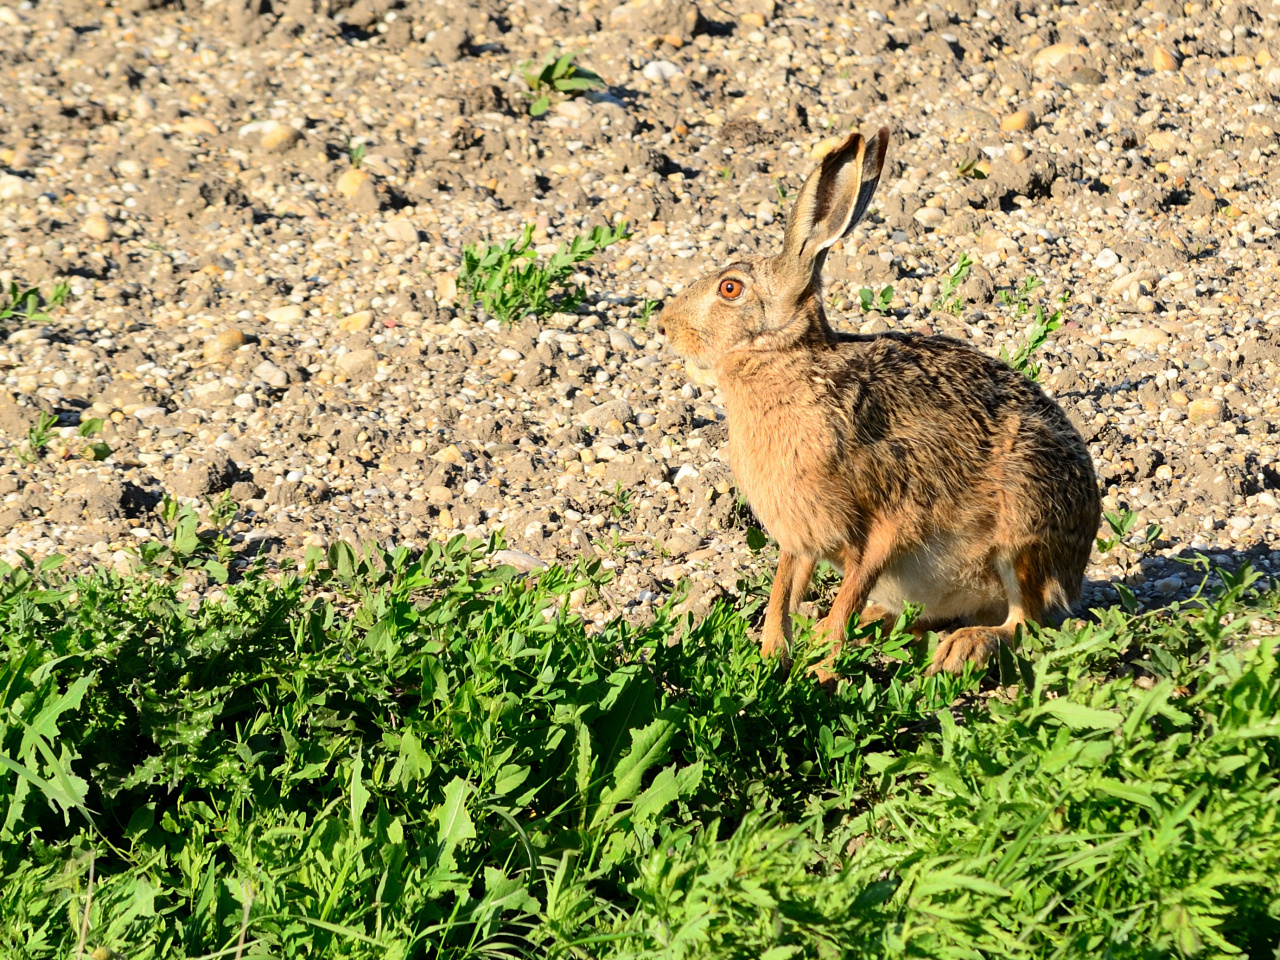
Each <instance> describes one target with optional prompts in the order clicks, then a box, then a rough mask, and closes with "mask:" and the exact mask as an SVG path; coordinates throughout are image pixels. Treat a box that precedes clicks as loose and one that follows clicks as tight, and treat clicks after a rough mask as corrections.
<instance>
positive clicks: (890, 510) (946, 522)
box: [659, 130, 1101, 671]
mask: <svg viewBox="0 0 1280 960" xmlns="http://www.w3.org/2000/svg"><path fill="white" fill-rule="evenodd" d="M887 142H888V131H886V130H881V131H880V132H879V133H878V134H877V135H876V137H874V138H872V139H871V140H870V141H865V140H863V138H862V137H861V136H859V135H858V134H854V135H852V136H851V137H850V138H849V139H848V140H847V141H846V142H845V143H844V145H842V146H841V147H840V148H838V149H837V150H835V151H833V152H832V154H830V155H828V157H827V158H826V159H824V160H823V162H822V165H821V166H820V167H819V168H818V169H817V170H816V171H814V173H813V174H812V175H811V176H810V177H809V179H808V181H806V183H805V186H804V188H803V189H802V190H801V193H800V196H799V197H798V198H797V200H796V205H795V207H794V208H793V210H792V213H791V216H790V218H789V221H788V224H787V230H786V239H785V242H784V245H783V250H782V252H781V253H779V254H778V255H777V256H774V257H744V258H742V259H741V260H738V261H735V262H733V263H731V264H729V265H727V266H725V267H724V268H722V269H720V270H717V271H715V272H713V273H711V274H708V275H707V276H705V277H703V278H702V279H700V280H699V281H697V282H696V283H694V284H692V285H691V286H690V287H688V288H687V289H686V290H684V291H682V292H681V293H680V294H679V296H677V297H676V298H675V299H673V300H672V301H671V302H669V303H668V304H667V305H666V307H665V308H664V309H663V311H662V314H661V316H660V318H659V324H660V329H662V330H664V331H665V333H666V335H667V337H668V339H669V341H670V343H671V345H672V347H673V348H674V349H675V350H676V352H677V353H679V354H681V355H682V356H684V357H686V358H687V359H688V360H689V361H690V364H691V365H692V366H694V367H695V368H698V369H701V370H711V371H714V375H715V379H716V381H717V382H718V384H719V386H720V388H721V390H722V391H723V393H724V396H725V399H726V402H727V407H728V422H729V448H730V457H731V460H732V465H733V469H734V473H735V475H736V477H737V481H738V484H739V487H740V488H741V490H742V492H743V493H744V494H745V496H746V498H747V500H748V502H750V504H751V506H752V509H754V510H755V513H756V515H757V516H758V517H759V518H760V520H761V522H762V523H763V524H764V526H765V528H766V529H767V530H768V531H769V533H770V534H771V535H772V536H773V537H774V539H775V540H777V541H778V546H779V548H780V550H781V554H780V557H779V562H778V573H777V576H776V577H775V579H774V587H773V593H772V595H771V596H770V601H769V608H768V612H767V615H766V618H765V626H764V636H763V638H762V644H763V647H764V651H765V653H768V654H774V653H776V654H779V655H781V656H783V657H784V659H785V658H786V657H787V656H788V650H789V644H790V638H791V616H790V614H791V612H792V611H793V610H794V609H795V606H796V604H798V603H799V602H800V600H801V599H802V598H803V594H804V590H805V588H806V587H807V585H808V582H809V579H810V577H811V576H812V573H813V566H814V564H815V563H816V561H817V560H819V559H822V558H826V559H829V560H831V561H832V562H833V563H837V564H838V565H840V566H841V567H842V568H843V569H844V574H845V579H844V583H843V585H842V587H841V589H840V592H839V594H838V596H837V597H836V601H835V604H834V606H833V609H832V611H831V613H830V614H829V616H828V617H827V619H826V620H825V621H824V622H823V625H822V629H823V630H824V631H825V632H826V633H827V634H828V635H829V637H830V639H831V640H832V641H834V642H835V643H836V644H837V645H838V644H839V643H840V642H841V641H842V640H843V638H844V633H845V625H846V623H847V621H848V618H849V616H850V615H852V613H854V612H855V611H858V610H860V609H862V607H863V606H864V604H866V603H867V602H868V601H869V600H870V601H873V602H874V603H875V604H876V605H877V610H878V611H883V612H882V613H879V615H881V616H883V615H884V614H885V613H887V614H896V613H897V612H898V611H899V610H901V607H902V603H903V601H912V602H915V603H922V604H923V605H924V616H925V618H926V619H928V620H929V621H930V622H931V623H937V624H938V625H941V624H943V623H948V624H956V623H959V624H965V625H966V626H962V627H961V628H960V629H957V630H955V631H953V632H952V633H951V634H949V635H948V636H946V637H944V638H943V640H942V641H941V642H940V643H939V647H938V651H937V654H936V656H935V660H934V663H933V666H932V668H931V669H933V670H938V669H944V670H951V671H958V670H960V669H962V668H963V665H964V662H965V661H966V660H971V661H974V662H976V663H981V662H983V661H984V660H985V659H986V658H987V657H988V656H989V655H990V654H991V652H992V651H993V650H994V649H995V647H996V645H997V644H999V643H1000V642H1006V643H1008V642H1012V640H1013V639H1014V636H1015V632H1016V629H1017V626H1018V625H1019V624H1020V623H1022V622H1024V621H1025V620H1036V621H1038V620H1039V619H1040V618H1041V617H1042V616H1043V615H1044V613H1045V612H1046V610H1048V609H1054V608H1058V609H1060V608H1063V607H1065V606H1067V605H1068V604H1069V603H1071V602H1072V601H1073V600H1075V599H1076V598H1077V597H1078V596H1079V592H1080V581H1081V577H1082V576H1083V573H1084V567H1085V564H1086V563H1087V562H1088V558H1089V552H1090V549H1091V547H1092V544H1093V537H1094V534H1095V533H1096V531H1097V527H1098V522H1099V519H1100V509H1101V508H1100V501H1099V496H1098V488H1097V482H1096V480H1095V477H1094V470H1093V464H1092V461H1091V460H1090V458H1089V452H1088V449H1087V447H1086V446H1085V444H1084V441H1083V440H1082V439H1081V437H1080V435H1079V433H1078V432H1077V431H1076V430H1075V428H1074V427H1073V426H1072V425H1071V423H1070V421H1068V420H1067V418H1066V416H1065V414H1063V412H1062V410H1061V409H1060V408H1059V407H1058V406H1057V404H1055V403H1054V402H1053V401H1052V400H1050V399H1049V398H1048V397H1047V396H1046V395H1045V393H1044V392H1043V391H1042V390H1041V389H1040V388H1039V387H1038V386H1037V385H1036V384H1034V383H1032V382H1031V381H1029V380H1028V379H1027V378H1026V377H1024V376H1023V375H1022V374H1020V373H1017V372H1016V371H1014V370H1012V369H1011V368H1009V367H1008V366H1007V365H1005V364H1003V363H1001V362H1000V361H998V360H994V359H992V358H990V357H988V356H986V355H984V354H982V353H980V352H978V351H977V350H975V349H973V348H971V347H969V346H968V345H966V344H964V343H962V342H959V341H956V340H952V339H949V338H947V337H924V336H918V335H915V334H904V333H885V334H879V335H872V336H860V335H848V334H839V333H837V332H836V331H834V330H833V329H832V328H831V325H830V324H829V323H828V322H827V318H826V314H825V312H824V310H823V306H822V284H821V270H822V263H823V261H824V260H825V257H826V250H827V249H828V248H829V246H830V245H831V244H832V243H834V242H835V241H836V240H839V239H840V238H841V237H842V236H845V235H847V234H848V232H849V231H850V230H852V228H853V226H854V224H856V222H857V220H858V219H859V218H860V217H861V215H862V213H863V212H865V209H866V205H867V203H868V202H869V201H870V198H871V195H872V193H873V192H874V190H875V186H876V183H877V182H878V180H879V175H880V170H881V168H882V166H883V163H884V155H885V148H886V146H887ZM726 278H728V279H732V280H735V281H737V282H738V283H739V284H740V285H741V290H742V292H741V293H740V295H738V296H737V297H736V298H734V299H732V300H731V299H728V298H726V297H725V296H723V295H722V294H721V293H720V292H719V291H720V285H721V282H722V281H723V280H724V279H726ZM730 290H731V292H732V288H730Z"/></svg>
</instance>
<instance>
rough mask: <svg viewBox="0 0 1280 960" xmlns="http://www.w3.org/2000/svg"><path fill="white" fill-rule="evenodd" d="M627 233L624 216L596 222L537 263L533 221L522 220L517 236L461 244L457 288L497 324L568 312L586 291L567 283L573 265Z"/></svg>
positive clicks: (620, 238) (506, 324)
mask: <svg viewBox="0 0 1280 960" xmlns="http://www.w3.org/2000/svg"><path fill="white" fill-rule="evenodd" d="M630 236H631V233H630V231H629V230H628V229H627V222H626V221H625V220H624V221H621V222H620V223H618V225H617V226H615V227H612V228H610V227H605V226H597V227H595V228H594V229H593V230H592V231H591V233H589V234H581V235H579V236H576V237H574V238H573V240H572V241H571V242H570V243H567V244H565V243H562V244H560V246H559V247H558V248H557V249H556V251H555V252H554V253H552V254H551V256H550V257H549V258H548V259H547V261H546V262H545V263H541V262H539V261H538V254H537V251H535V250H534V249H533V224H525V227H524V231H523V232H522V233H521V235H520V237H519V239H510V240H507V241H505V242H503V243H501V244H490V245H489V246H486V247H481V246H480V245H479V244H474V245H472V244H469V245H467V246H466V247H463V249H462V268H461V269H460V270H459V271H458V288H459V290H460V291H461V292H462V295H463V296H464V297H465V298H466V300H467V302H468V303H474V302H475V301H477V300H479V301H480V304H481V306H483V307H484V309H485V311H486V312H487V313H488V314H490V315H491V316H493V317H494V318H496V319H497V320H498V322H499V323H501V324H502V325H503V326H510V325H511V324H514V323H515V322H517V321H518V320H519V319H520V318H522V317H524V316H527V315H529V314H533V315H534V316H536V317H539V318H542V317H547V316H550V315H551V314H552V313H555V312H556V311H564V312H568V311H571V310H573V309H574V308H575V307H577V306H578V304H580V303H581V302H582V301H583V299H584V298H585V297H586V295H587V292H586V288H585V287H583V286H581V285H575V284H570V283H569V279H570V277H572V276H573V272H574V267H575V266H576V265H577V264H579V263H584V262H585V261H587V260H590V259H591V258H592V257H593V256H595V255H596V254H597V253H599V252H600V251H601V250H604V249H605V248H607V247H609V246H611V245H612V244H615V243H617V242H619V241H620V240H625V239H627V238H628V237H630ZM557 291H559V292H558V293H557Z"/></svg>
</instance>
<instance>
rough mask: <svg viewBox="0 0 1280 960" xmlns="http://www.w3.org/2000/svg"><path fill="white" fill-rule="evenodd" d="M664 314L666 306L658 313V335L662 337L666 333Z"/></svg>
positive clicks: (665, 313)
mask: <svg viewBox="0 0 1280 960" xmlns="http://www.w3.org/2000/svg"><path fill="white" fill-rule="evenodd" d="M666 315H667V311H666V308H663V309H662V310H661V311H659V313H658V335H659V336H662V337H665V336H666V335H667V322H666V320H665V319H664V318H665V317H666Z"/></svg>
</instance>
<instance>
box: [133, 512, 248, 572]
mask: <svg viewBox="0 0 1280 960" xmlns="http://www.w3.org/2000/svg"><path fill="white" fill-rule="evenodd" d="M239 509H240V507H239V505H238V504H237V503H236V502H235V501H234V500H232V499H231V497H230V495H229V494H226V493H224V494H223V495H222V496H220V497H219V498H218V499H216V500H212V501H210V502H209V518H210V521H211V522H212V524H213V529H212V530H202V529H201V524H200V515H199V513H197V512H196V510H195V509H194V508H193V507H191V506H189V505H187V504H183V503H179V502H178V501H177V500H174V499H173V498H172V497H169V496H166V497H165V498H164V500H163V501H162V502H161V504H160V509H159V517H160V521H161V522H162V523H163V524H164V526H165V527H166V528H167V529H168V531H169V536H168V540H167V541H160V540H152V541H148V542H146V543H143V544H142V545H141V546H139V547H138V548H137V555H138V560H139V562H140V563H141V565H142V567H143V569H145V570H151V571H157V572H162V573H171V572H176V571H178V570H181V569H186V568H190V567H193V566H197V565H198V566H200V567H201V568H202V569H204V570H205V571H206V572H207V573H208V574H209V576H210V577H212V578H213V579H214V580H217V581H218V582H219V583H225V582H226V581H227V578H228V576H229V571H228V568H227V564H228V563H229V562H230V561H231V557H232V553H233V550H232V546H231V538H230V537H229V536H228V534H227V529H228V528H229V527H230V525H231V523H232V522H233V521H234V520H235V518H236V515H237V513H238V512H239Z"/></svg>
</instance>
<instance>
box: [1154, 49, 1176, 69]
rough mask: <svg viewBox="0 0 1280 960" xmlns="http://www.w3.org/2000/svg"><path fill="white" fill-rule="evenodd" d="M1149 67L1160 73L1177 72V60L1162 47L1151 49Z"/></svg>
mask: <svg viewBox="0 0 1280 960" xmlns="http://www.w3.org/2000/svg"><path fill="white" fill-rule="evenodd" d="M1151 66H1152V68H1153V69H1155V70H1160V71H1167V70H1177V69H1178V58H1177V57H1176V56H1175V55H1174V54H1173V53H1172V52H1171V51H1169V50H1167V49H1166V48H1164V47H1152V48H1151Z"/></svg>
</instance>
